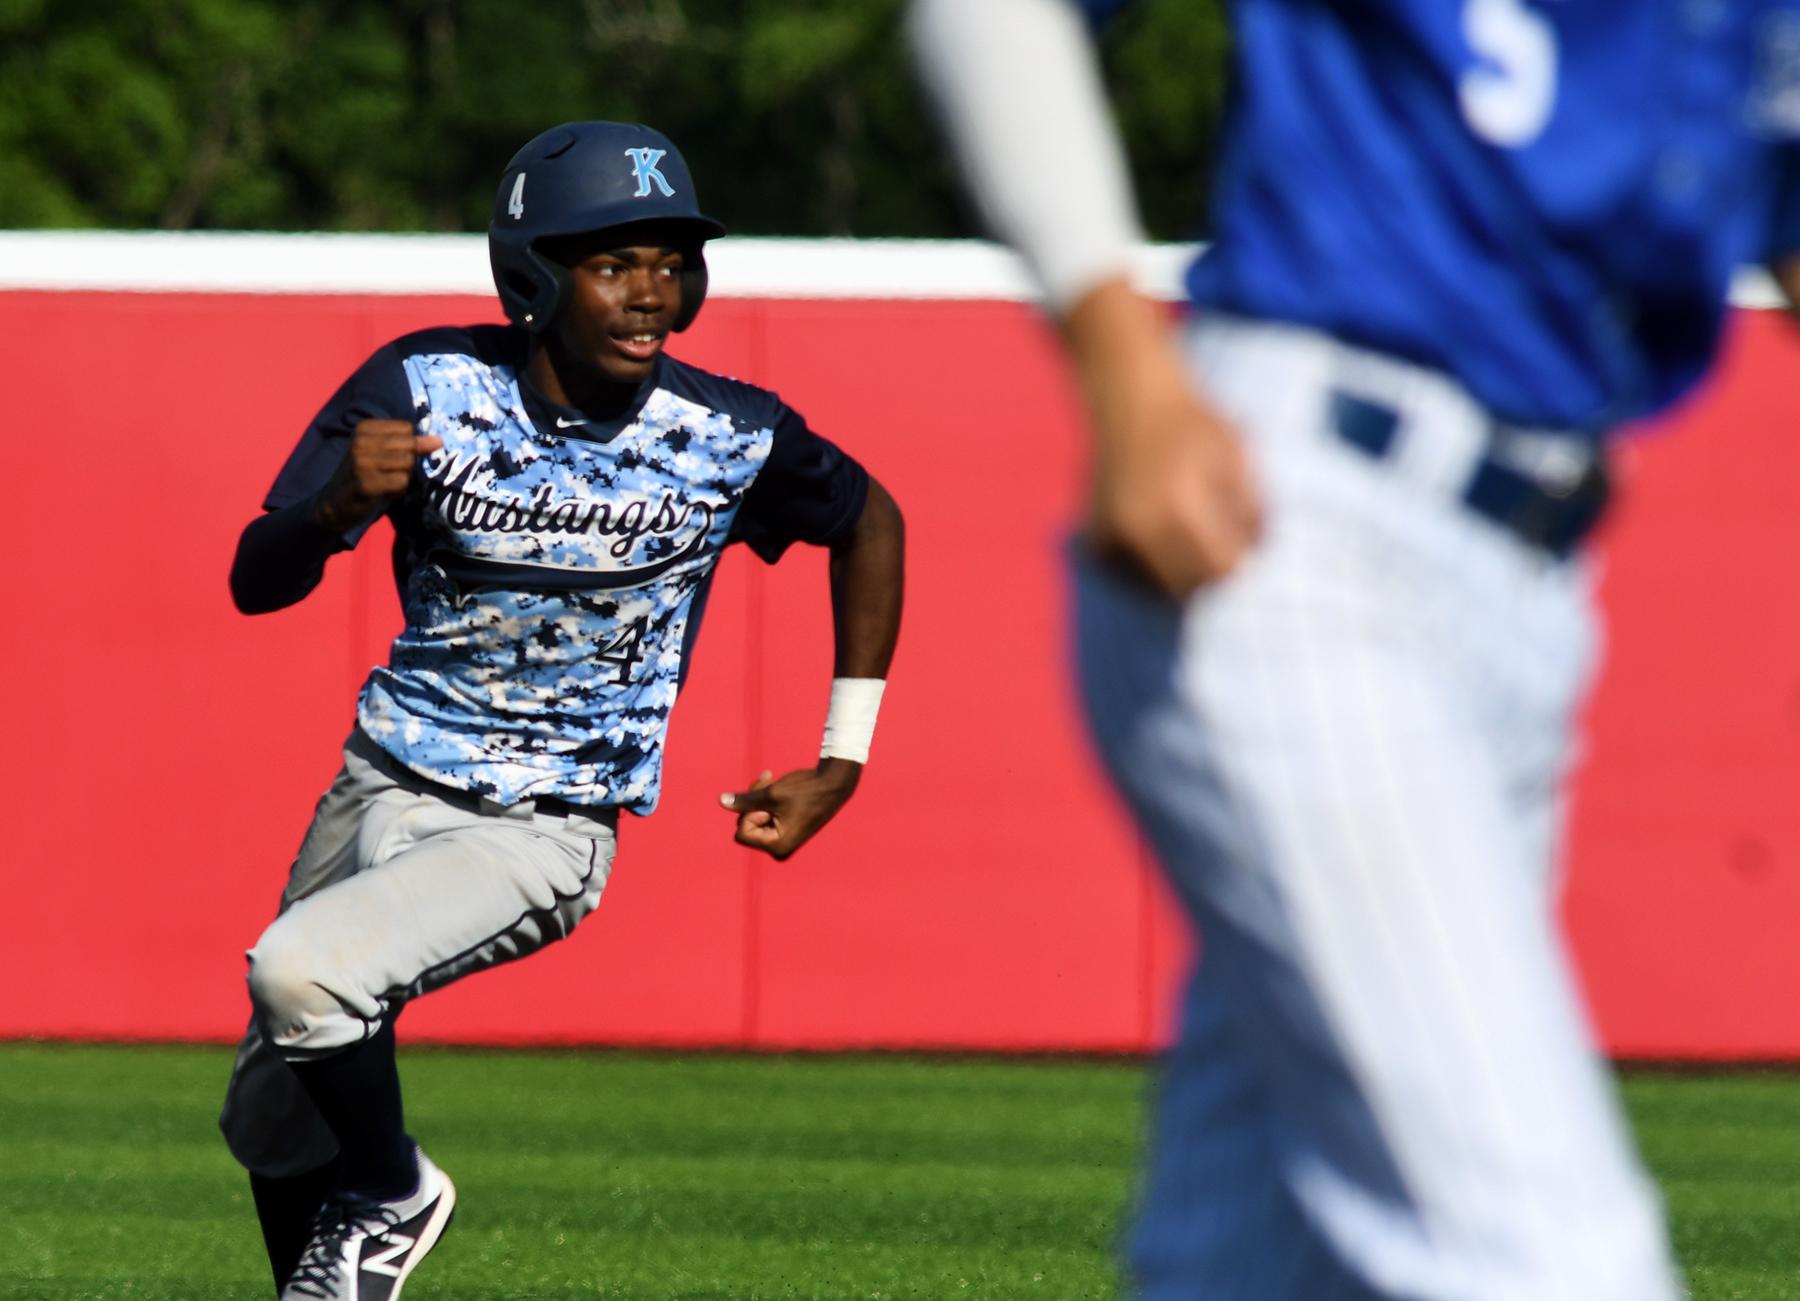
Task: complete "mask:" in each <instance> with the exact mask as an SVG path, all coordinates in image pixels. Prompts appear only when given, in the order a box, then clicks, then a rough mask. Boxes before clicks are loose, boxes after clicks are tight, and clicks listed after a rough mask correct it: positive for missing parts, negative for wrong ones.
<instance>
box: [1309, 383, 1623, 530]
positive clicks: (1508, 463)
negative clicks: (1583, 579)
mask: <svg viewBox="0 0 1800 1301" xmlns="http://www.w3.org/2000/svg"><path fill="white" fill-rule="evenodd" d="M1331 427H1332V429H1333V431H1334V432H1336V434H1337V435H1338V437H1340V438H1342V439H1343V440H1344V441H1345V442H1347V443H1349V444H1350V445H1351V446H1352V447H1355V448H1358V449H1360V450H1361V451H1363V452H1366V453H1368V454H1369V455H1370V456H1373V457H1375V458H1377V459H1382V458H1385V457H1387V456H1388V455H1389V453H1390V452H1392V451H1393V450H1394V448H1395V445H1396V444H1397V442H1398V438H1397V437H1396V436H1397V434H1398V432H1399V429H1400V413H1399V412H1397V411H1395V410H1394V409H1393V408H1392V407H1388V406H1384V405H1382V404H1381V403H1379V402H1372V401H1370V400H1369V399H1367V398H1362V397H1356V396H1354V395H1352V394H1349V393H1345V392H1342V391H1338V392H1334V393H1332V395H1331ZM1426 436H1427V437H1428V436H1429V433H1428V432H1427V434H1426ZM1546 446H1548V447H1549V448H1550V450H1552V451H1553V452H1554V453H1555V455H1554V456H1551V457H1545V456H1544V455H1542V452H1543V450H1544V449H1545V447H1546ZM1531 462H1536V464H1530V463H1531ZM1611 491H1612V489H1611V484H1610V482H1609V480H1608V478H1607V473H1606V457H1605V456H1604V455H1603V454H1602V452H1601V449H1600V445H1599V442H1598V441H1597V440H1595V439H1591V438H1586V437H1583V436H1581V435H1578V434H1569V435H1553V434H1544V433H1538V432H1536V431H1528V430H1514V429H1511V428H1509V427H1508V426H1505V425H1502V424H1499V423H1498V422H1496V423H1494V424H1493V425H1492V426H1490V428H1489V431H1488V440H1487V448H1486V450H1485V451H1484V452H1483V454H1482V456H1481V458H1480V459H1479V460H1478V461H1477V462H1476V463H1475V466H1474V469H1473V471H1472V472H1471V473H1470V475H1469V478H1468V480H1467V482H1465V483H1464V484H1463V488H1462V492H1461V494H1460V495H1461V500H1462V501H1463V503H1464V504H1465V505H1467V506H1468V507H1469V509H1471V510H1473V511H1474V512H1475V513H1476V514H1478V515H1480V516H1482V517H1484V518H1486V519H1488V520H1491V521H1493V522H1494V523H1495V524H1498V525H1499V526H1500V527H1501V528H1503V529H1505V530H1506V531H1507V532H1509V533H1511V534H1513V535H1514V536H1515V537H1517V538H1519V539H1520V540H1521V541H1523V542H1527V543H1530V544H1531V545H1532V546H1535V547H1541V548H1542V549H1543V550H1545V551H1548V552H1549V553H1550V554H1552V555H1555V556H1567V555H1568V554H1570V553H1571V552H1572V551H1574V550H1575V548H1576V546H1577V545H1578V544H1579V543H1580V542H1581V540H1582V539H1583V538H1584V537H1586V536H1587V535H1588V534H1589V533H1590V532H1592V531H1593V528H1594V525H1596V524H1598V523H1599V522H1600V517H1601V516H1602V515H1603V514H1605V513H1606V503H1607V499H1608V497H1609V496H1610V495H1611Z"/></svg>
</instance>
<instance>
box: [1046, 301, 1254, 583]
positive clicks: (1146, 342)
mask: <svg viewBox="0 0 1800 1301" xmlns="http://www.w3.org/2000/svg"><path fill="white" fill-rule="evenodd" d="M1064 332H1065V335H1066V337H1067V338H1068V341H1069V347H1070V351H1071V352H1072V353H1073V354H1074V358H1075V362H1076V366H1077V370H1078V373H1079V376H1080V380H1081V385H1082V390H1083V393H1084V395H1085V396H1086V398H1087V404H1088V413H1089V418H1090V419H1091V421H1092V423H1093V430H1094V465H1093V476H1092V494H1091V498H1090V504H1089V514H1088V541H1089V544H1090V545H1091V546H1092V547H1093V548H1094V550H1095V552H1096V554H1097V555H1099V556H1100V557H1102V558H1103V559H1106V560H1109V561H1111V562H1112V563H1113V564H1115V565H1118V566H1119V567H1121V568H1124V569H1127V570H1130V571H1132V572H1134V573H1136V574H1137V575H1139V576H1140V577H1142V578H1143V579H1145V580H1146V581H1148V582H1149V583H1151V584H1152V585H1154V586H1155V587H1157V588H1158V589H1160V590H1161V591H1163V592H1165V593H1166V594H1168V595H1169V596H1170V597H1172V598H1174V599H1176V600H1182V599H1185V598H1186V597H1187V596H1189V595H1190V594H1191V593H1193V592H1194V591H1195V590H1196V589H1198V588H1200V587H1202V586H1205V585H1206V584H1208V583H1213V582H1216V581H1218V580H1219V579H1221V578H1223V577H1225V576H1226V575H1227V574H1229V573H1231V572H1232V571H1233V570H1234V569H1236V568H1237V566H1238V564H1239V563H1240V562H1241V561H1242V560H1243V558H1244V555H1245V553H1246V552H1247V551H1248V550H1249V549H1250V547H1251V545H1252V544H1253V543H1254V542H1255V541H1256V539H1257V536H1258V534H1259V533H1260V531H1261V527H1262V519H1261V506H1260V502H1259V499H1258V496H1257V492H1256V487H1255V484H1254V483H1253V481H1252V479H1251V475H1250V467H1249V464H1248V462H1247V461H1246V458H1245V456H1244V450H1243V445H1242V444H1241V443H1240V442H1239V440H1238V436H1237V434H1236V432H1235V431H1234V430H1233V429H1232V428H1231V427H1230V425H1228V424H1227V423H1226V422H1225V420H1224V419H1223V417H1221V416H1220V415H1219V413H1218V412H1217V411H1215V410H1214V409H1213V408H1212V407H1211V406H1210V405H1208V404H1207V403H1206V402H1204V401H1203V400H1202V399H1201V398H1200V397H1199V396H1198V395H1197V394H1196V393H1195V392H1194V389H1193V385H1192V382H1191V381H1190V380H1189V378H1188V375H1187V372H1186V370H1185V368H1184V367H1183V365H1182V362H1181V358H1180V356H1179V355H1178V354H1177V352H1176V350H1175V346H1174V342H1173V339H1172V338H1171V336H1170V333H1169V331H1168V329H1167V327H1166V326H1165V324H1164V322H1163V321H1162V318H1161V315H1160V313H1159V310H1158V309H1157V307H1156V306H1155V305H1154V304H1152V303H1150V302H1148V301H1147V300H1145V299H1143V298H1142V297H1140V296H1139V295H1138V294H1137V293H1136V292H1135V291H1134V290H1132V289H1131V288H1130V286H1129V285H1128V284H1127V283H1126V282H1125V281H1124V280H1122V279H1117V280H1110V281H1107V282H1105V283H1104V284H1102V285H1101V286H1099V287H1098V288H1096V289H1094V290H1092V291H1090V292H1089V293H1088V294H1087V295H1085V296H1084V297H1083V298H1082V299H1081V300H1080V301H1079V302H1078V303H1077V304H1076V305H1075V306H1074V308H1073V309H1071V311H1070V312H1069V314H1068V316H1067V317H1066V318H1065V320H1064Z"/></svg>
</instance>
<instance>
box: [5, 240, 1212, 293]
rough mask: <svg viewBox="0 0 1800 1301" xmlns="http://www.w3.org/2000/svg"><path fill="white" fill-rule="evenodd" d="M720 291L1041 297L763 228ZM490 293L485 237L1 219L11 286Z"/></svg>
mask: <svg viewBox="0 0 1800 1301" xmlns="http://www.w3.org/2000/svg"><path fill="white" fill-rule="evenodd" d="M1192 255H1193V247H1192V246H1191V245H1179V244H1160V245H1147V246H1145V247H1144V248H1142V249H1140V250H1139V258H1138V267H1137V273H1138V276H1139V279H1140V281H1141V282H1142V283H1143V285H1144V287H1145V288H1146V289H1147V290H1149V291H1150V292H1152V293H1154V294H1156V295H1157V296H1159V297H1163V298H1169V299H1174V298H1177V297H1179V296H1180V293H1181V270H1182V267H1183V266H1184V265H1185V264H1186V262H1187V260H1188V259H1189V258H1190V257H1191V256H1192ZM706 257H707V263H708V265H709V267H710V268H711V271H712V289H711V292H712V293H713V294H716V295H718V296H719V297H722V298H915V299H973V300H999V301H1002V302H1028V301H1034V300H1035V298H1036V294H1035V292H1034V290H1033V288H1032V286H1031V283H1030V281H1029V280H1028V278H1027V277H1026V275H1025V271H1024V268H1023V265H1022V264H1021V263H1020V261H1019V260H1018V258H1017V257H1015V256H1014V255H1013V254H1012V253H1011V252H1009V251H1007V250H1005V249H1002V248H1000V247H999V246H998V245H995V244H989V243H984V242H982V241H979V240H900V239H893V240H853V239H753V238H732V237H727V238H724V239H721V240H717V241H715V242H713V243H712V244H710V245H708V246H707V254H706ZM7 289H15V290H16V289H37V290H68V291H77V292H90V293H92V292H102V293H105V292H112V293H120V292H126V293H243V294H491V293H492V292H493V289H494V284H493V280H492V278H491V276H490V274H489V272H488V260H487V240H486V238H485V237H484V236H481V235H353V234H342V235H340V234H319V235H313V234H305V235H282V234H256V233H248V232H246V233H218V232H206V233H188V232H167V231H0V290H7Z"/></svg>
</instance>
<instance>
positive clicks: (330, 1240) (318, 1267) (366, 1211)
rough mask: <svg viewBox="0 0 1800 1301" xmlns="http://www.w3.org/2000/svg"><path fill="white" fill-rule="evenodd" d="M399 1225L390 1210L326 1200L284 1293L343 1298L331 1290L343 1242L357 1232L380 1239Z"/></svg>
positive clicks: (336, 1275)
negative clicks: (287, 1291)
mask: <svg viewBox="0 0 1800 1301" xmlns="http://www.w3.org/2000/svg"><path fill="white" fill-rule="evenodd" d="M399 1224H400V1217H399V1215H397V1214H395V1212H394V1209H393V1207H391V1206H383V1205H381V1204H380V1203H379V1202H357V1201H351V1200H349V1199H348V1198H342V1197H331V1198H327V1199H326V1201H325V1204H324V1205H323V1206H321V1207H319V1212H318V1214H317V1215H315V1216H314V1217H313V1231H312V1240H311V1241H310V1242H308V1243H307V1244H306V1250H305V1252H303V1253H302V1254H301V1256H300V1263H299V1264H298V1265H296V1266H295V1267H294V1273H293V1276H292V1277H291V1278H290V1279H289V1280H288V1289H289V1290H290V1291H291V1292H293V1293H294V1294H295V1295H296V1296H311V1297H320V1298H324V1299H326V1301H329V1298H332V1297H337V1296H341V1295H343V1294H342V1292H341V1291H339V1290H337V1289H336V1287H335V1282H336V1280H337V1279H338V1266H339V1265H341V1264H342V1263H343V1256H344V1239H345V1238H347V1237H349V1236H350V1235H351V1234H352V1233H355V1232H357V1231H359V1230H361V1231H364V1232H365V1233H366V1234H367V1235H368V1236H370V1237H380V1236H382V1235H383V1234H385V1233H386V1232H387V1231H388V1230H389V1229H392V1228H397V1227H398V1226H399Z"/></svg>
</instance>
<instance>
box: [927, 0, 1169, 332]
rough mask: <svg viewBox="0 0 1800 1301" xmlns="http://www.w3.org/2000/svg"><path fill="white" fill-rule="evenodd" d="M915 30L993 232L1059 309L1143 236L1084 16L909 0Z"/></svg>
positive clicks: (1061, 0) (1053, 3)
mask: <svg viewBox="0 0 1800 1301" xmlns="http://www.w3.org/2000/svg"><path fill="white" fill-rule="evenodd" d="M907 35H908V39H909V42H910V44H911V46H912V52H913V58H914V60H915V62H916V63H917V65H918V71H919V76H920V79H921V80H922V82H923V83H924V85H925V88H926V91H927V92H928V93H929V95H930V96H931V98H932V99H933V101H934V102H935V103H936V105H937V108H938V111H939V114H940V115H941V117H942V118H943V121H944V126H945V129H946V131H947V132H948V133H949V136H950V140H951V143H952V145H953V146H954V148H955V150H956V154H957V159H958V162H959V163H960V164H961V166H962V171H963V176H964V179H965V180H966V181H967V182H968V185H969V189H970V191H971V192H972V193H973V194H974V196H975V199H976V201H977V203H978V204H979V205H980V208H981V210H982V212H983V214H984V215H985V216H986V218H987V220H988V222H989V224H990V225H991V226H992V228H993V230H994V233H995V234H996V235H998V236H999V238H1001V239H1002V240H1004V241H1005V242H1006V243H1008V244H1010V245H1012V246H1013V247H1014V248H1015V249H1017V250H1018V251H1019V252H1020V253H1021V254H1022V255H1023V256H1024V258H1025V260H1026V262H1027V263H1028V265H1029V266H1030V268H1031V271H1032V273H1033V275H1034V276H1036V278H1037V280H1038V282H1039V283H1040V284H1041V285H1042V286H1043V287H1044V292H1045V296H1046V297H1047V298H1048V300H1049V302H1050V305H1051V307H1052V308H1054V309H1056V310H1057V311H1059V312H1060V311H1062V310H1065V309H1067V308H1068V307H1070V306H1072V305H1073V304H1074V303H1075V301H1076V300H1077V299H1079V298H1080V297H1081V296H1082V294H1083V293H1085V292H1086V291H1087V290H1088V289H1090V288H1092V287H1093V286H1094V285H1096V284H1098V283H1099V282H1100V281H1102V280H1104V279H1107V278H1108V277H1109V276H1112V275H1116V274H1120V273H1124V274H1129V272H1130V264H1131V258H1132V251H1133V249H1134V248H1135V247H1136V245H1137V244H1138V243H1140V242H1141V241H1142V231H1141V226H1140V223H1139V221H1138V215H1137V207H1136V201H1135V198H1134V197H1133V195H1132V192H1131V181H1130V175H1129V173H1128V172H1127V170H1126V166H1125V158H1124V154H1123V151H1122V149H1121V148H1120V145H1119V139H1118V132H1117V130H1116V128H1115V127H1114V125H1113V121H1112V113H1111V108H1110V106H1109V104H1108V101H1107V98H1106V91H1105V87H1104V86H1103V85H1102V83H1101V80H1100V71H1099V66H1098V63H1097V60H1096V58H1095V55H1094V50H1093V46H1092V43H1091V41H1090V40H1089V38H1088V32H1087V26H1086V23H1085V21H1084V18H1083V16H1082V14H1081V12H1080V11H1079V10H1078V9H1077V8H1076V6H1075V5H1073V4H1071V3H1068V2H1067V0H980V2H979V3H970V2H969V0H912V4H911V5H910V7H909V10H908V14H907Z"/></svg>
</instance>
